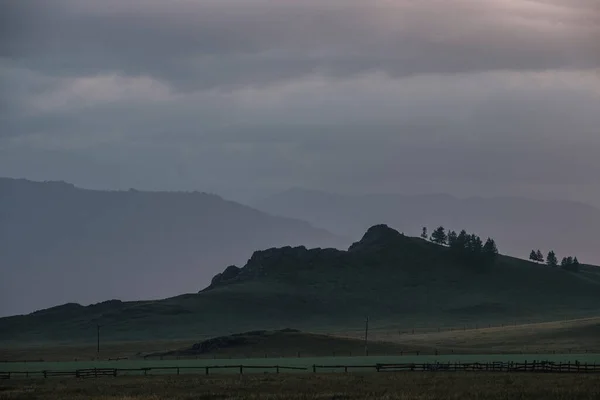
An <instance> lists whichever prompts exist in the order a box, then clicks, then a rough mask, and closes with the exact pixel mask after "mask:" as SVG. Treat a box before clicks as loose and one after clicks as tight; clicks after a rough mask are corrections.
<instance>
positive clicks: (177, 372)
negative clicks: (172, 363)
mask: <svg viewBox="0 0 600 400" xmlns="http://www.w3.org/2000/svg"><path fill="white" fill-rule="evenodd" d="M177 375H179V367H177Z"/></svg>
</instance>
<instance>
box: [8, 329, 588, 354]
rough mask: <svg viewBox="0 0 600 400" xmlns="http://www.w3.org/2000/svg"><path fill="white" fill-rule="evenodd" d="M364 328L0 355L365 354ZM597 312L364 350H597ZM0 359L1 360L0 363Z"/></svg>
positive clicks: (380, 340) (31, 348)
mask: <svg viewBox="0 0 600 400" xmlns="http://www.w3.org/2000/svg"><path fill="white" fill-rule="evenodd" d="M363 335H364V332H360V331H356V332H339V333H332V334H330V335H323V334H312V333H305V332H265V333H262V334H257V333H256V332H249V333H247V334H238V335H232V336H228V337H225V338H226V339H227V338H240V337H243V338H245V339H246V340H245V342H244V343H242V344H239V343H237V344H235V345H231V344H226V345H221V346H217V347H211V348H210V349H207V350H206V351H203V352H193V351H190V350H191V349H192V346H193V345H194V344H195V343H200V342H202V341H203V340H205V339H207V338H198V340H196V341H193V340H163V341H138V342H116V343H115V342H108V343H104V342H102V344H101V352H100V355H98V354H97V353H96V342H95V341H90V342H89V343H88V344H85V345H84V344H78V345H57V344H55V343H46V344H44V343H40V344H37V345H21V346H19V345H11V346H5V347H0V361H3V360H10V361H32V360H44V361H91V360H95V359H97V358H98V357H99V358H100V359H102V360H108V359H117V358H127V359H129V360H136V359H140V358H143V357H144V356H146V355H153V356H152V357H151V358H152V359H154V360H157V359H160V357H159V356H158V354H161V353H170V354H168V355H167V354H166V355H165V356H164V357H163V358H165V359H168V358H171V359H176V358H177V357H179V356H181V357H192V358H209V359H213V358H218V359H230V358H231V359H248V358H282V357H284V358H297V357H300V358H307V357H331V356H357V355H364V354H365V346H364V336H363ZM598 337H600V318H588V319H580V320H570V321H556V322H550V323H537V324H526V325H516V326H513V325H508V326H504V327H492V328H487V327H479V328H478V329H469V328H466V329H464V330H463V329H453V330H451V331H450V330H448V331H441V332H425V333H423V332H419V331H415V333H414V334H413V333H412V332H411V331H406V330H404V331H394V330H392V329H391V328H388V329H374V330H371V331H370V333H369V345H368V348H369V355H373V356H386V355H387V356H399V355H407V354H417V352H418V353H419V354H420V355H435V354H436V353H437V354H440V355H444V354H446V355H453V354H517V355H519V356H520V355H521V354H567V355H569V354H599V353H600V341H599V340H598ZM0 365H1V364H0Z"/></svg>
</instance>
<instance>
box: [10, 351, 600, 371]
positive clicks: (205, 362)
mask: <svg viewBox="0 0 600 400" xmlns="http://www.w3.org/2000/svg"><path fill="white" fill-rule="evenodd" d="M534 360H537V361H551V362H556V363H567V362H571V363H574V362H576V361H578V362H580V363H582V364H585V363H587V364H597V365H600V354H563V355H557V354H523V355H514V354H507V355H499V354H496V355H440V356H385V357H319V358H313V357H307V358H262V359H261V358H254V359H216V360H213V359H197V360H196V359H186V360H183V359H182V360H122V361H77V362H27V363H4V364H0V371H2V372H26V371H29V372H39V371H44V370H51V371H74V370H77V369H93V368H98V369H102V368H118V369H140V368H161V367H163V368H173V367H181V368H197V370H196V373H202V369H203V368H205V367H207V366H208V367H216V366H238V365H244V366H249V367H262V366H275V365H279V366H282V367H298V368H305V369H306V370H305V371H306V372H311V371H312V366H313V365H342V366H343V365H352V366H365V370H369V371H372V370H373V368H374V366H375V365H376V364H407V363H419V364H421V363H438V362H439V363H442V364H447V363H492V362H524V361H529V362H531V361H534ZM257 371H258V372H262V371H260V370H257ZM331 371H332V372H334V371H335V369H332V370H331ZM221 372H222V373H238V370H236V369H223V370H221ZM135 373H136V374H140V373H141V372H140V371H137V372H135ZM163 373H173V371H170V372H169V371H165V372H163Z"/></svg>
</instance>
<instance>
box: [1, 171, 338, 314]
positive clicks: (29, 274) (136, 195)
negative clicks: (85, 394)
mask: <svg viewBox="0 0 600 400" xmlns="http://www.w3.org/2000/svg"><path fill="white" fill-rule="evenodd" d="M290 244H291V245H306V246H324V247H329V246H331V247H342V246H345V245H346V242H345V241H344V240H343V239H340V238H339V237H337V236H335V235H333V234H331V233H329V232H327V231H325V230H323V229H317V228H314V227H312V226H311V225H310V224H308V223H306V222H303V221H299V220H296V219H291V218H285V217H275V216H271V215H268V214H267V213H264V212H262V211H258V210H255V209H252V208H250V207H248V206H245V205H242V204H239V203H235V202H232V201H227V200H224V199H222V198H221V197H219V196H216V195H212V194H206V193H199V192H143V191H137V190H129V191H98V190H86V189H79V188H77V187H75V186H74V185H72V184H68V183H65V182H43V183H42V182H33V181H28V180H24V179H8V178H0V274H1V275H2V279H0V316H1V315H9V314H15V313H23V312H31V311H33V310H36V309H40V308H46V307H48V306H51V305H54V304H61V303H69V302H77V303H84V304H85V303H94V302H98V301H101V300H103V299H106V298H119V299H123V300H131V299H155V298H164V297H168V296H173V295H176V294H180V293H183V292H195V291H197V288H198V287H200V286H203V285H207V284H208V283H209V282H210V278H211V277H212V276H213V275H214V274H215V273H216V272H218V271H219V270H221V269H222V267H223V265H228V264H232V263H241V262H243V261H244V260H246V257H247V256H248V254H251V253H252V252H253V251H254V250H255V249H257V248H267V247H274V246H284V245H290Z"/></svg>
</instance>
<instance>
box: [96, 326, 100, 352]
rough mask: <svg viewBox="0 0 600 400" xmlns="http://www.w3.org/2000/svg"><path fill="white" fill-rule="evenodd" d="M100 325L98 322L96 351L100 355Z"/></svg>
mask: <svg viewBox="0 0 600 400" xmlns="http://www.w3.org/2000/svg"><path fill="white" fill-rule="evenodd" d="M100 327H101V325H98V324H96V339H97V341H96V351H97V353H98V355H100Z"/></svg>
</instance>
